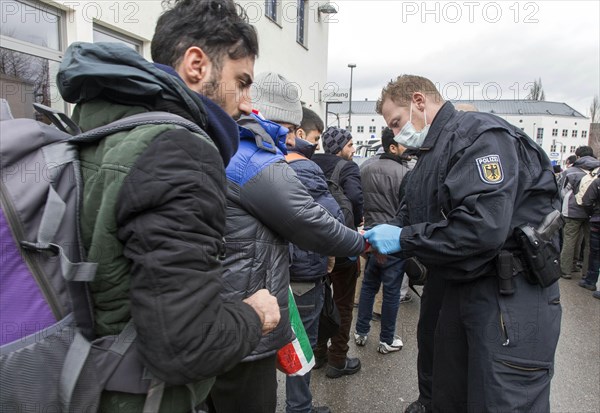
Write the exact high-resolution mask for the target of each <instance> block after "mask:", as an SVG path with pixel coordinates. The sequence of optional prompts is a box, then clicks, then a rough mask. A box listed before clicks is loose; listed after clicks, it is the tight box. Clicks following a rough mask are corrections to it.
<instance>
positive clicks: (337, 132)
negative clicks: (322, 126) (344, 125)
mask: <svg viewBox="0 0 600 413" xmlns="http://www.w3.org/2000/svg"><path fill="white" fill-rule="evenodd" d="M321 139H323V150H324V151H325V153H329V154H332V155H335V154H336V153H338V152H339V151H341V150H342V149H344V146H346V144H347V143H348V141H350V140H351V139H352V134H351V133H350V132H348V131H347V130H346V129H341V128H336V127H334V126H330V127H328V128H327V130H325V132H323V135H322V136H321Z"/></svg>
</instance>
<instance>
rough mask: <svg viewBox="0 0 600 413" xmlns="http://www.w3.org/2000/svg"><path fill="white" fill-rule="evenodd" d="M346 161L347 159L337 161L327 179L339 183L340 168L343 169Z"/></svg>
mask: <svg viewBox="0 0 600 413" xmlns="http://www.w3.org/2000/svg"><path fill="white" fill-rule="evenodd" d="M347 162H348V161H346V160H345V159H342V160H340V161H338V163H337V164H336V165H335V168H334V169H333V173H332V174H331V178H329V179H330V180H332V181H333V182H335V183H336V184H338V185H339V184H340V173H341V172H342V169H344V166H346V163H347Z"/></svg>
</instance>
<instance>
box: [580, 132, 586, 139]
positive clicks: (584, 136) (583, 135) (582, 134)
mask: <svg viewBox="0 0 600 413" xmlns="http://www.w3.org/2000/svg"><path fill="white" fill-rule="evenodd" d="M581 137H582V138H587V131H586V130H582V131H581Z"/></svg>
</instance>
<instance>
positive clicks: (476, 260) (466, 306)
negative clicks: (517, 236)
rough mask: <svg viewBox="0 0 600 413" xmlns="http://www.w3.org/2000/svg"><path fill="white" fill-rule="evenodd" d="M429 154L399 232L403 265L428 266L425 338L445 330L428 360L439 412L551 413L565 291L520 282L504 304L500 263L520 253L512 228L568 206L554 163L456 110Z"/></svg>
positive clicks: (446, 116) (481, 117) (434, 135)
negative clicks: (413, 261)
mask: <svg viewBox="0 0 600 413" xmlns="http://www.w3.org/2000/svg"><path fill="white" fill-rule="evenodd" d="M419 152H420V153H419V161H418V162H417V164H416V166H415V168H414V170H413V172H412V174H411V176H410V182H409V184H408V185H407V188H406V197H405V203H404V204H403V207H402V208H401V211H400V214H399V215H398V217H397V219H396V221H395V222H394V224H395V225H397V226H399V227H402V233H401V237H400V245H401V255H402V256H404V257H411V256H415V257H417V258H419V260H420V261H421V262H422V263H423V264H425V265H426V266H427V268H428V270H429V278H430V281H428V283H431V284H430V285H427V286H426V290H429V295H431V296H435V297H436V298H437V299H436V300H424V302H423V306H424V308H423V309H422V313H421V315H422V316H423V314H426V316H427V319H426V320H420V325H419V332H418V334H419V336H418V338H419V341H420V342H421V341H423V339H425V338H427V337H428V335H429V336H431V329H432V326H433V325H436V324H437V327H436V329H435V345H432V344H431V343H428V346H429V349H428V350H427V351H429V352H431V347H432V346H433V347H434V349H433V351H434V353H433V370H432V375H433V390H432V396H433V403H432V408H433V411H440V412H442V411H443V412H445V413H447V412H478V413H479V412H484V411H490V412H491V411H493V412H497V411H527V412H542V411H543V412H547V411H549V410H550V405H549V393H550V380H551V377H552V375H553V368H554V354H555V350H556V345H557V342H558V336H559V332H560V321H561V313H562V309H561V306H560V293H559V287H558V283H554V284H552V285H551V286H549V287H547V288H542V287H541V286H539V285H532V284H530V283H528V282H527V281H526V280H525V278H524V277H523V274H522V272H521V273H517V274H516V276H515V277H514V278H513V279H512V285H513V287H514V293H513V294H512V295H501V294H500V293H499V278H498V276H497V272H496V261H497V260H496V257H497V256H498V253H499V252H500V251H501V250H508V251H510V252H513V253H514V254H516V255H519V254H520V250H519V248H518V246H517V243H516V241H515V240H514V239H513V236H512V234H513V230H514V229H515V228H516V227H517V226H519V225H522V224H530V225H532V226H533V227H537V226H538V225H539V224H540V223H541V222H542V220H543V219H544V217H545V216H546V215H547V214H549V213H550V212H551V211H553V210H555V209H559V208H560V205H559V201H558V191H557V187H556V182H555V178H554V174H553V170H552V165H551V164H550V161H549V160H548V158H547V157H546V155H545V154H544V153H543V152H542V150H541V149H540V148H539V147H538V146H537V145H536V144H535V143H533V142H532V141H531V139H530V138H528V137H527V136H526V135H524V133H523V132H521V130H520V129H518V128H516V127H514V126H512V125H510V124H508V123H507V122H505V121H504V120H502V119H501V118H498V117H496V116H494V115H491V114H486V113H476V112H458V111H456V110H455V109H454V107H453V106H452V104H451V103H449V102H447V103H445V104H444V105H443V106H442V107H441V108H440V110H439V112H438V113H437V115H436V116H435V119H434V120H433V123H432V124H431V127H430V130H429V132H428V134H427V137H426V139H425V141H424V143H423V145H422V147H421V148H420V151H419ZM433 280H435V281H433ZM440 299H441V302H440V301H439V300H440ZM429 306H430V307H431V308H428V307H429ZM438 308H439V311H438ZM438 314H439V318H438ZM436 319H437V320H436ZM436 321H437V323H436ZM425 330H429V331H425ZM419 349H420V351H421V350H422V347H421V343H420V348H419ZM419 357H420V358H421V357H422V355H421V354H420V355H419ZM428 357H431V354H429V356H428ZM429 363H431V360H429ZM425 364H427V363H425ZM419 367H420V368H422V367H423V360H420V363H419ZM425 367H426V368H427V366H425ZM427 373H428V372H425V376H427ZM421 376H422V375H421V372H420V378H425V379H427V377H425V376H423V377H421Z"/></svg>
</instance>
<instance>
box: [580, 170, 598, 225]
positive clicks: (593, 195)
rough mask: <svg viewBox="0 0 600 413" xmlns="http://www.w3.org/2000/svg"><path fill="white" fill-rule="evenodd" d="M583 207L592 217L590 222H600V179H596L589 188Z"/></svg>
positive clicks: (584, 197)
mask: <svg viewBox="0 0 600 413" xmlns="http://www.w3.org/2000/svg"><path fill="white" fill-rule="evenodd" d="M582 206H583V208H585V212H587V214H588V215H589V216H590V217H591V218H590V222H600V178H596V179H594V180H593V181H592V183H591V184H590V186H588V189H587V191H585V194H584V195H583V204H582Z"/></svg>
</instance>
